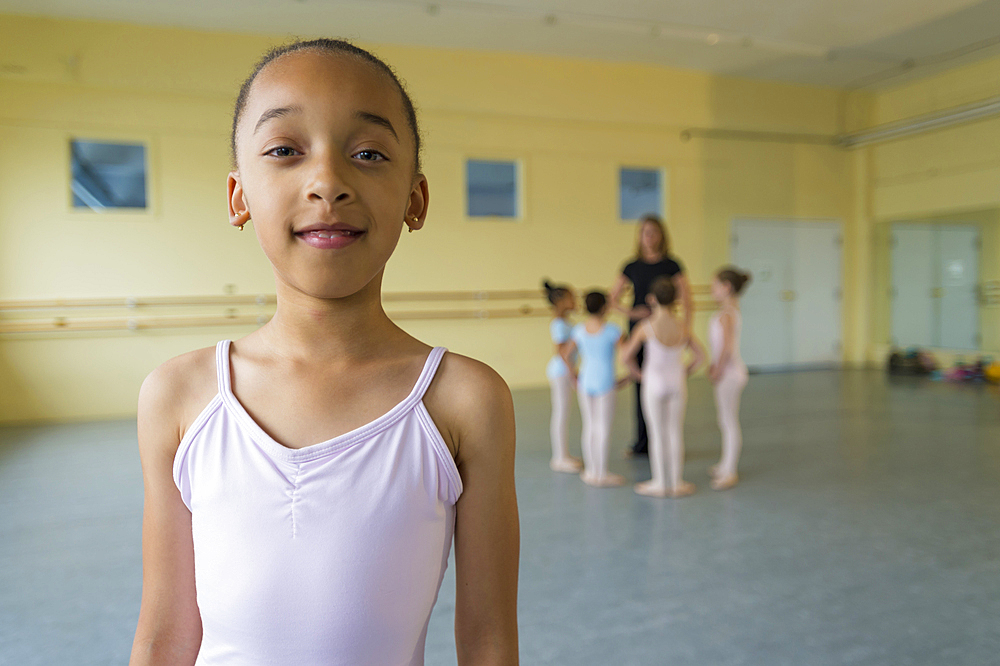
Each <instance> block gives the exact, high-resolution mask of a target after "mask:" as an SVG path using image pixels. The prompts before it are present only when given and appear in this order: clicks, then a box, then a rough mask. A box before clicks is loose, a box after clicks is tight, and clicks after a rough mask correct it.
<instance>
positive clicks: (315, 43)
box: [229, 39, 420, 172]
mask: <svg viewBox="0 0 1000 666" xmlns="http://www.w3.org/2000/svg"><path fill="white" fill-rule="evenodd" d="M299 51H313V52H316V53H327V54H331V55H346V56H352V57H355V58H359V59H360V60H363V61H364V62H367V63H369V64H371V65H374V66H375V68H376V69H377V70H378V71H380V72H381V73H383V74H385V75H386V76H388V77H389V79H390V80H391V81H392V83H393V85H394V86H395V87H396V90H398V91H399V96H400V97H401V98H402V101H403V111H404V112H405V114H406V122H407V124H408V125H409V126H410V133H411V134H412V135H413V145H414V152H415V157H414V168H415V170H416V171H417V172H419V171H420V127H419V125H418V124H417V111H416V109H415V108H414V106H413V101H412V100H411V99H410V95H409V93H407V92H406V87H405V86H404V85H403V83H402V82H401V81H400V80H399V77H398V76H396V72H394V71H393V69H392V67H390V66H389V65H387V64H386V63H385V62H384V61H383V60H381V59H380V58H379V57H378V56H376V55H375V54H374V53H371V52H370V51H366V50H365V49H363V48H360V47H358V46H355V45H354V44H351V43H350V42H348V41H346V40H343V39H311V40H308V41H303V40H298V41H294V42H291V43H289V44H284V45H282V46H277V47H275V48H273V49H271V50H270V51H268V52H267V53H265V54H264V56H263V57H262V58H261V59H260V60H259V61H257V64H256V65H255V66H254V68H253V71H252V72H251V73H250V76H248V77H247V79H246V81H244V82H243V85H242V86H240V92H239V94H238V95H237V96H236V106H235V109H234V110H233V127H232V131H231V133H230V135H229V150H230V152H231V155H232V160H233V165H234V166H235V165H236V128H237V127H238V126H239V124H240V119H241V118H242V117H243V111H244V109H245V108H246V105H247V100H248V99H249V98H250V89H251V88H252V87H253V82H254V81H255V80H256V79H257V75H258V74H260V73H261V72H262V71H263V70H264V68H265V67H267V66H268V65H269V64H271V63H272V62H274V61H275V60H277V59H278V58H280V57H281V56H284V55H288V54H289V53H296V52H299Z"/></svg>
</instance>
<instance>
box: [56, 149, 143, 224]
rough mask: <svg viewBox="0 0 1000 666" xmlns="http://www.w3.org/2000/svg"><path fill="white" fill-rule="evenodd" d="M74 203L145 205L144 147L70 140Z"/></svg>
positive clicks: (93, 207) (76, 205) (102, 206)
mask: <svg viewBox="0 0 1000 666" xmlns="http://www.w3.org/2000/svg"><path fill="white" fill-rule="evenodd" d="M71 152H72V158H71V159H72V163H73V185H72V187H73V207H74V208H89V209H90V210H106V209H108V208H145V207H146V147H145V146H143V145H142V144H134V143H100V142H96V141H73V142H72V151H71Z"/></svg>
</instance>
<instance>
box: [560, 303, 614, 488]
mask: <svg viewBox="0 0 1000 666" xmlns="http://www.w3.org/2000/svg"><path fill="white" fill-rule="evenodd" d="M584 304H585V305H586V307H587V312H588V313H589V316H588V317H587V320H586V321H584V322H583V323H580V324H577V325H576V326H574V327H573V332H572V335H571V338H570V341H569V343H568V344H566V345H565V346H563V347H562V349H561V350H560V353H561V354H562V357H563V361H565V362H566V366H567V367H568V368H569V369H570V376H571V377H572V378H573V381H574V383H575V384H576V385H577V387H576V392H577V395H578V396H579V400H580V415H581V416H582V417H583V436H582V438H581V448H582V449H583V474H582V475H581V478H582V479H583V481H584V483H587V484H589V485H591V486H620V485H622V484H623V483H625V478H624V477H623V476H621V475H620V474H611V473H609V472H608V440H609V439H610V437H611V423H612V421H614V417H615V389H618V388H621V387H622V386H624V385H625V384H627V383H628V378H627V377H623V378H622V379H620V380H618V381H615V352H616V351H617V350H618V346H619V345H620V344H621V341H622V330H621V329H620V328H618V326H617V325H616V324H612V323H608V322H605V316H606V315H607V312H608V306H607V296H605V295H604V293H603V292H600V291H592V292H590V293H589V294H587V297H586V299H585V300H584ZM577 350H579V352H580V372H579V374H577V372H576V370H575V368H576V364H575V363H574V362H573V353H574V352H576V351H577Z"/></svg>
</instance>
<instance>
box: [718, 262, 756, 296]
mask: <svg viewBox="0 0 1000 666" xmlns="http://www.w3.org/2000/svg"><path fill="white" fill-rule="evenodd" d="M716 275H717V276H718V278H719V282H725V283H726V284H728V285H729V287H730V288H731V289H732V290H733V294H734V295H736V296H739V295H740V294H741V293H742V292H743V289H744V288H745V287H746V286H747V284H749V282H750V273H747V272H746V271H741V270H740V269H738V268H736V267H735V266H725V267H724V268H721V269H719V272H718V273H716Z"/></svg>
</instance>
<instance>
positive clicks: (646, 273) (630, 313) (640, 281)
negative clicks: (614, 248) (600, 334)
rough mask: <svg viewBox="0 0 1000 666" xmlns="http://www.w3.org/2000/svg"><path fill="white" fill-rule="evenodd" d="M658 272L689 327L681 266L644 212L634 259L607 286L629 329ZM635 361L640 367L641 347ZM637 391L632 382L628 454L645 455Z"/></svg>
mask: <svg viewBox="0 0 1000 666" xmlns="http://www.w3.org/2000/svg"><path fill="white" fill-rule="evenodd" d="M661 275H665V276H667V277H669V278H670V279H671V280H672V281H673V283H674V287H676V288H677V293H678V296H679V297H680V298H679V299H678V300H679V301H680V303H681V308H682V310H683V312H682V315H683V319H684V325H685V326H686V327H687V328H688V329H689V330H690V328H691V313H692V310H693V308H692V304H691V289H690V288H689V286H688V281H687V278H686V277H685V276H684V268H683V267H682V266H681V265H680V263H679V262H678V261H677V260H676V259H675V258H673V257H672V256H670V240H669V238H668V236H667V229H666V227H665V226H664V224H663V221H662V220H661V219H660V218H659V216H657V215H645V216H643V217H642V219H640V220H639V239H638V242H637V243H636V256H635V259H634V260H633V261H632V262H631V263H629V264H627V265H626V266H625V267H624V268H622V272H621V275H619V276H618V279H617V280H615V284H614V286H613V287H612V288H611V298H610V301H611V304H612V307H614V308H615V309H616V310H618V311H619V312H622V313H623V314H625V315H626V316H627V317H628V327H629V331H631V330H632V329H633V328H635V327H636V325H637V324H638V323H639V322H641V321H642V320H643V319H645V318H646V317H648V316H649V314H650V310H649V308H648V307H647V306H646V294H647V293H649V285H650V284H652V282H653V280H655V279H656V278H658V277H660V276H661ZM630 283H631V285H632V293H633V300H632V307H631V308H626V307H622V305H621V304H620V300H621V297H622V294H623V293H624V292H625V289H626V287H628V285H629V284H630ZM636 360H637V361H638V363H639V366H640V367H641V366H642V350H641V349H640V350H639V354H638V356H637V358H636ZM639 391H640V384H639V383H638V382H636V385H635V443H634V444H633V445H632V453H633V454H635V455H646V453H647V450H648V448H647V447H648V441H647V435H646V420H645V419H644V418H643V417H642V401H641V400H640V399H639Z"/></svg>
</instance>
